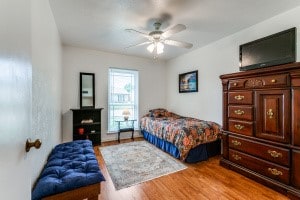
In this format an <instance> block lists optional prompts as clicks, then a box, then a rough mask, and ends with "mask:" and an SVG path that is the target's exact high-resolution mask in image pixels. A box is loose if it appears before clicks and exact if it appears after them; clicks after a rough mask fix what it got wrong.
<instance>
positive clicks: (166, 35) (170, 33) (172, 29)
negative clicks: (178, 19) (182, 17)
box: [162, 24, 186, 38]
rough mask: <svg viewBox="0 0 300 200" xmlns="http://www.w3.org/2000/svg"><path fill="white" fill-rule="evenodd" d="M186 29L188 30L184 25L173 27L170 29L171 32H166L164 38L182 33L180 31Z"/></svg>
mask: <svg viewBox="0 0 300 200" xmlns="http://www.w3.org/2000/svg"><path fill="white" fill-rule="evenodd" d="M185 29H186V26H185V25H183V24H177V25H175V26H173V27H172V28H170V29H169V30H167V31H166V32H164V33H163V34H162V36H163V37H164V38H168V37H170V36H171V35H173V34H175V33H178V32H180V31H183V30H185Z"/></svg>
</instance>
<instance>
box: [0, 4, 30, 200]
mask: <svg viewBox="0 0 300 200" xmlns="http://www.w3.org/2000/svg"><path fill="white" fill-rule="evenodd" d="M30 17H31V16H30V1H28V0H1V1H0V199H9V200H21V199H22V200H30V199H31V172H30V165H29V161H28V159H27V156H28V154H27V153H26V152H25V141H26V139H27V138H28V137H29V135H30V130H31V127H30V126H31V125H30V124H31V91H32V89H31V76H32V75H31V61H30V43H31V40H30V34H31V32H30V29H31V27H30ZM29 153H30V152H29Z"/></svg>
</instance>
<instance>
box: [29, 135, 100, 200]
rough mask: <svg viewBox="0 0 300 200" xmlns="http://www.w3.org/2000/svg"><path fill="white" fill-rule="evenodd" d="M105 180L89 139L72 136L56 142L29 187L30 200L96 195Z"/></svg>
mask: <svg viewBox="0 0 300 200" xmlns="http://www.w3.org/2000/svg"><path fill="white" fill-rule="evenodd" d="M101 181H105V179H104V177H103V175H102V173H101V171H100V169H99V165H98V162H97V159H96V156H95V153H94V149H93V146H92V142H91V141H89V140H76V141H73V142H68V143H63V144H59V145H57V146H56V147H55V148H54V149H53V151H52V152H51V154H50V155H49V158H48V161H47V163H46V165H45V167H44V169H43V171H42V173H41V175H40V177H39V179H38V181H37V183H36V185H35V187H34V189H33V191H32V200H39V199H45V200H52V199H55V200H57V199H64V200H67V199H70V200H71V199H72V200H79V199H80V200H82V199H85V198H88V199H98V195H99V194H100V182H101Z"/></svg>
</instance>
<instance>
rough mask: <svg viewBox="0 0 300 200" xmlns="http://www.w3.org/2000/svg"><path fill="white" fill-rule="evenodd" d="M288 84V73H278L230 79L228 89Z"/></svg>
mask: <svg viewBox="0 0 300 200" xmlns="http://www.w3.org/2000/svg"><path fill="white" fill-rule="evenodd" d="M285 86H289V75H288V74H279V75H271V76H259V77H255V78H247V79H236V80H230V81H229V83H228V89H229V90H238V89H244V88H269V87H272V88H276V87H285Z"/></svg>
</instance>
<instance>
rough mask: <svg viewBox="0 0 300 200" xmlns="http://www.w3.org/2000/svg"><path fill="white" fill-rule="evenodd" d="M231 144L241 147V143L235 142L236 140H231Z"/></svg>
mask: <svg viewBox="0 0 300 200" xmlns="http://www.w3.org/2000/svg"><path fill="white" fill-rule="evenodd" d="M231 143H232V144H233V145H234V146H241V145H242V143H241V142H239V141H237V140H232V141H231Z"/></svg>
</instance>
